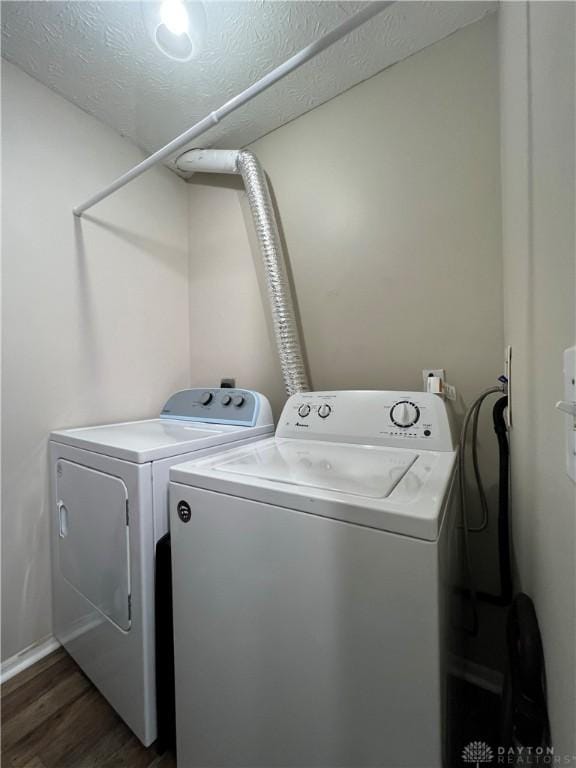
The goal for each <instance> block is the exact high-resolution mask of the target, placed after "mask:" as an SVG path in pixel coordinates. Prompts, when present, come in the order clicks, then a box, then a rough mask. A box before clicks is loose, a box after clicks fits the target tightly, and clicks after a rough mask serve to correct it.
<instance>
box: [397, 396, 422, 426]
mask: <svg viewBox="0 0 576 768" xmlns="http://www.w3.org/2000/svg"><path fill="white" fill-rule="evenodd" d="M390 418H391V419H392V421H393V423H394V424H395V425H396V426H397V427H411V426H412V425H413V424H416V422H417V421H418V419H419V418H420V409H419V408H418V406H417V405H414V403H410V402H409V401H408V400H402V401H400V402H399V403H396V404H395V405H393V406H392V410H391V411H390Z"/></svg>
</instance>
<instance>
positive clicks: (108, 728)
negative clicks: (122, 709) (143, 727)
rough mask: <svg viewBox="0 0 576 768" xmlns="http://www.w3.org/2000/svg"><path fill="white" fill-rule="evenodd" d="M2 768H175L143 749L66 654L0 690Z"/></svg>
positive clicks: (45, 661)
mask: <svg viewBox="0 0 576 768" xmlns="http://www.w3.org/2000/svg"><path fill="white" fill-rule="evenodd" d="M1 703H2V768H176V761H175V759H174V757H173V755H172V754H170V753H168V752H167V753H165V754H163V755H159V754H158V753H157V752H156V750H155V749H154V747H153V746H152V747H149V748H148V749H145V748H144V747H143V746H142V744H141V743H140V742H139V741H138V739H137V738H136V736H134V734H133V733H132V731H131V730H130V729H129V728H128V726H127V725H125V724H124V722H123V721H122V720H121V719H120V718H119V717H118V715H117V714H116V712H115V711H114V710H113V709H112V707H111V706H110V705H109V704H108V702H107V701H106V700H105V699H104V698H103V696H101V694H100V693H99V692H98V690H97V689H96V688H95V687H94V686H93V685H92V683H91V682H90V681H89V680H88V678H87V677H86V676H85V675H84V674H83V673H82V671H81V670H80V668H79V667H78V666H77V664H76V663H75V662H74V661H73V660H72V659H71V658H70V656H68V654H67V653H66V651H64V650H63V649H58V650H57V651H55V652H54V653H51V654H50V655H49V656H46V658H44V659H42V660H41V661H39V662H37V663H36V664H34V665H33V666H32V667H29V668H28V669H26V670H24V672H21V673H20V674H19V675H16V676H15V677H13V678H12V679H11V680H8V682H7V683H5V684H4V685H3V686H2V688H1Z"/></svg>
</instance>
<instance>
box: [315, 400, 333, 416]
mask: <svg viewBox="0 0 576 768" xmlns="http://www.w3.org/2000/svg"><path fill="white" fill-rule="evenodd" d="M331 413H332V408H330V406H329V405H327V404H326V403H322V405H321V406H320V407H319V408H318V416H320V418H321V419H325V418H327V417H328V416H330V414H331Z"/></svg>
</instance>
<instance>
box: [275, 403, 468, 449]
mask: <svg viewBox="0 0 576 768" xmlns="http://www.w3.org/2000/svg"><path fill="white" fill-rule="evenodd" d="M276 437H279V438H297V439H299V440H301V439H302V438H304V439H310V440H329V441H332V442H340V443H356V444H361V445H379V446H389V447H393V448H397V447H403V448H421V449H426V450H430V451H453V450H454V445H455V443H454V436H453V430H452V424H451V419H450V414H449V412H448V408H447V404H446V403H445V401H444V400H443V399H442V398H441V397H439V396H438V395H433V394H429V393H427V392H405V391H398V392H395V391H383V392H378V391H360V390H359V391H355V390H351V391H343V392H303V393H301V394H297V395H292V397H291V398H290V399H289V400H288V402H287V403H286V405H285V406H284V410H283V411H282V415H281V417H280V420H279V422H278V428H277V430H276Z"/></svg>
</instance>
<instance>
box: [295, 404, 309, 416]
mask: <svg viewBox="0 0 576 768" xmlns="http://www.w3.org/2000/svg"><path fill="white" fill-rule="evenodd" d="M309 413H310V406H309V405H301V406H300V408H298V416H302V418H303V419H304V418H306V416H308V414H309Z"/></svg>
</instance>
